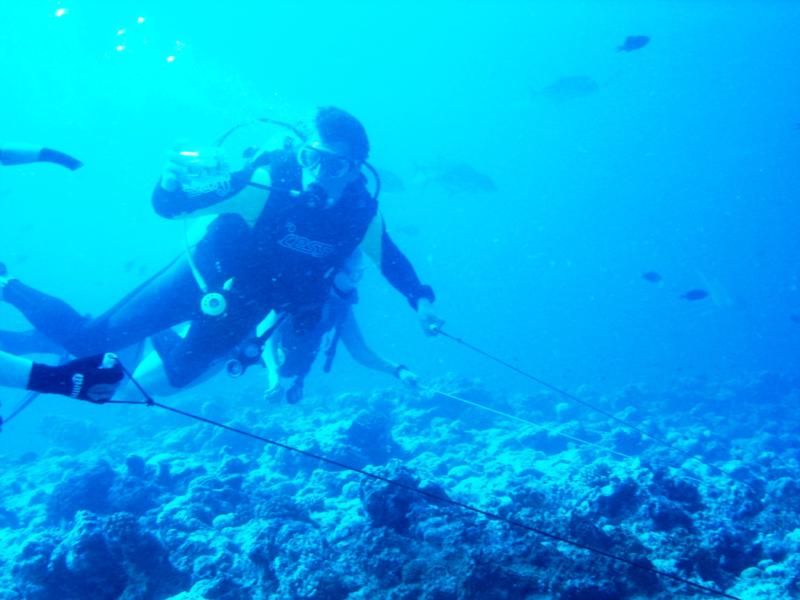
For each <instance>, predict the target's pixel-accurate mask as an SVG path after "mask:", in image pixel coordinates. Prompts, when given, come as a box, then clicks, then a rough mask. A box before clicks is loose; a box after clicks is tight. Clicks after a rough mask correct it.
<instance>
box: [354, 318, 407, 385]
mask: <svg viewBox="0 0 800 600" xmlns="http://www.w3.org/2000/svg"><path fill="white" fill-rule="evenodd" d="M339 335H340V336H341V340H342V343H343V344H344V346H345V348H347V351H348V352H349V353H350V354H351V356H352V357H353V358H354V359H355V360H356V361H358V362H359V363H361V364H362V365H364V366H365V367H367V368H368V369H373V370H374V371H381V372H382V373H388V374H389V375H394V376H395V377H397V378H398V379H399V380H400V381H401V382H403V383H404V384H405V385H407V386H410V387H415V386H416V385H417V376H416V374H414V373H413V372H412V371H411V370H410V369H409V368H408V367H406V366H405V365H401V364H399V363H394V362H391V361H389V360H386V359H385V358H383V357H382V356H381V355H380V354H378V353H377V352H375V351H374V350H373V349H372V348H370V347H369V346H367V342H366V341H365V340H364V336H363V335H362V334H361V328H360V327H359V326H358V321H356V318H355V315H354V314H353V308H352V307H350V308H348V310H347V315H346V316H345V318H344V319H343V320H342V322H341V323H340V324H339Z"/></svg>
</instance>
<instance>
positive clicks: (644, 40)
mask: <svg viewBox="0 0 800 600" xmlns="http://www.w3.org/2000/svg"><path fill="white" fill-rule="evenodd" d="M649 43H650V37H649V36H646V35H629V36H628V37H626V38H625V41H624V42H623V43H622V45H621V46H617V52H633V51H634V50H640V49H641V48H644V47H645V46H647V44H649Z"/></svg>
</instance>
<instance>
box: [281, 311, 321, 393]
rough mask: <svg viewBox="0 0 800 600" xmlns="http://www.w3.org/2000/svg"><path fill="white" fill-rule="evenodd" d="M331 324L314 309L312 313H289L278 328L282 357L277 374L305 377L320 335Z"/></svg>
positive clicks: (316, 351) (317, 347)
mask: <svg viewBox="0 0 800 600" xmlns="http://www.w3.org/2000/svg"><path fill="white" fill-rule="evenodd" d="M315 321H316V322H315ZM332 326H333V324H332V323H327V322H324V321H323V320H320V319H319V313H318V312H316V311H315V313H314V314H313V315H310V314H301V315H296V314H294V315H291V317H290V318H289V319H287V321H286V322H285V323H284V324H283V325H282V326H281V330H280V349H281V351H282V353H283V357H284V358H283V363H282V364H281V366H280V368H279V369H278V374H279V375H280V376H281V377H297V378H299V379H303V378H305V376H306V375H308V372H309V371H310V370H311V365H313V364H314V359H316V357H317V353H318V352H319V347H320V345H321V344H322V337H323V336H324V335H325V334H326V333H327V332H328V331H329V329H330V328H331V327H332Z"/></svg>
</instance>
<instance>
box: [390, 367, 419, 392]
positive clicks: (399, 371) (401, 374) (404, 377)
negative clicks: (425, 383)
mask: <svg viewBox="0 0 800 600" xmlns="http://www.w3.org/2000/svg"><path fill="white" fill-rule="evenodd" d="M394 374H395V375H396V376H397V378H398V379H399V380H400V382H401V383H402V384H403V385H404V386H406V387H408V388H412V389H414V388H417V387H419V378H418V377H417V374H416V373H414V371H412V370H411V369H409V368H408V367H406V366H405V365H397V367H395V370H394Z"/></svg>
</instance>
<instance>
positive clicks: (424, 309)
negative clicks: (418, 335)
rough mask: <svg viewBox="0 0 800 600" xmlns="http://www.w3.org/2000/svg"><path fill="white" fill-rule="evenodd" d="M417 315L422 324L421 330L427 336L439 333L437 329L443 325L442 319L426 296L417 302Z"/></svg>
mask: <svg viewBox="0 0 800 600" xmlns="http://www.w3.org/2000/svg"><path fill="white" fill-rule="evenodd" d="M417 317H418V318H419V323H420V325H421V326H422V331H424V332H425V335H427V336H434V335H436V334H437V333H439V329H440V328H441V327H442V325H444V319H441V318H439V316H438V315H437V314H436V311H435V309H434V308H433V304H432V303H431V301H430V300H428V299H426V298H420V299H419V301H418V302H417Z"/></svg>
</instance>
